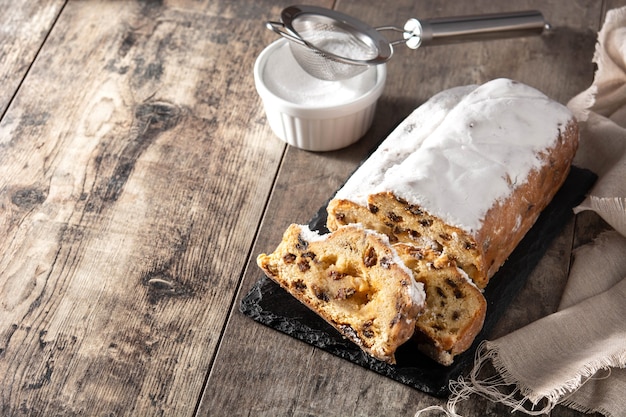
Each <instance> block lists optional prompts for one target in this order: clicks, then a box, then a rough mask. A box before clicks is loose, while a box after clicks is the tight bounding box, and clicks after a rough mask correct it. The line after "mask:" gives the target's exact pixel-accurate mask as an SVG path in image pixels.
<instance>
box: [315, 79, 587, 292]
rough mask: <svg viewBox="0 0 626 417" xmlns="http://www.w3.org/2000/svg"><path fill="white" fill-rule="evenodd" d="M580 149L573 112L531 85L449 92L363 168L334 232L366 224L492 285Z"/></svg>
mask: <svg viewBox="0 0 626 417" xmlns="http://www.w3.org/2000/svg"><path fill="white" fill-rule="evenodd" d="M577 146H578V125H577V122H576V120H575V119H574V116H573V115H572V113H571V112H570V111H569V110H568V109H567V107H565V106H563V105H561V104H559V103H557V102H555V101H553V100H551V99H549V98H548V97H546V96H545V95H544V94H543V93H541V92H539V91H537V90H536V89H534V88H531V87H529V86H527V85H524V84H521V83H519V82H516V81H512V80H508V79H497V80H493V81H490V82H487V83H485V84H483V85H480V86H476V85H472V86H465V87H457V88H453V89H450V90H446V91H443V92H441V93H439V94H437V95H435V96H434V97H433V98H432V99H430V100H429V101H428V102H426V103H425V104H423V105H422V106H420V107H419V108H417V109H416V110H415V111H414V112H413V113H412V114H411V115H409V116H408V117H407V118H406V119H405V120H404V121H403V122H402V123H401V124H400V125H399V126H398V128H396V129H395V130H394V131H393V132H392V133H391V134H390V135H389V137H388V138H387V139H386V140H385V141H384V142H383V143H382V144H381V146H380V147H379V148H378V149H377V150H376V151H375V152H374V153H373V154H372V155H371V157H369V158H368V159H367V160H366V161H365V162H364V163H363V164H362V165H361V166H360V167H359V169H357V171H355V173H354V174H353V175H352V176H351V177H350V178H349V179H348V181H347V182H346V184H345V185H344V186H343V187H342V188H341V189H340V190H339V191H338V192H337V193H336V195H335V196H334V198H333V199H332V200H331V201H330V203H329V205H328V208H327V210H328V220H327V226H328V228H329V229H330V230H335V229H336V228H338V227H339V226H341V225H345V224H350V223H362V224H363V225H364V226H365V227H367V228H371V229H374V230H377V231H379V232H381V233H384V234H386V235H388V236H389V238H390V240H391V242H392V243H395V242H407V243H412V244H416V245H419V246H424V247H430V248H433V249H436V250H439V251H441V252H443V253H445V254H446V255H447V256H448V257H449V258H450V259H453V260H455V262H456V263H457V265H458V266H459V267H461V268H462V269H463V270H464V271H465V272H466V273H467V274H468V275H469V276H470V277H471V278H472V280H473V281H474V282H475V283H476V285H478V286H479V287H480V288H484V287H485V286H486V285H487V283H488V281H489V279H490V278H491V277H492V276H493V274H495V272H496V271H497V270H498V269H499V268H500V266H501V265H502V264H503V263H504V261H505V260H506V259H507V257H508V256H509V255H510V254H511V252H512V251H513V249H514V248H515V247H516V246H517V244H518V243H519V242H520V240H521V239H522V238H523V237H524V235H525V234H526V232H527V231H528V230H529V229H530V228H531V227H532V225H533V224H534V223H535V221H536V219H537V217H538V216H539V214H540V213H541V211H542V210H543V209H544V208H545V207H546V206H547V204H548V203H549V202H550V201H551V200H552V198H553V196H554V195H555V194H556V192H557V190H558V189H559V188H560V186H561V185H562V184H563V182H564V181H565V178H566V177H567V175H568V173H569V169H570V165H571V162H572V159H573V157H574V154H575V152H576V149H577Z"/></svg>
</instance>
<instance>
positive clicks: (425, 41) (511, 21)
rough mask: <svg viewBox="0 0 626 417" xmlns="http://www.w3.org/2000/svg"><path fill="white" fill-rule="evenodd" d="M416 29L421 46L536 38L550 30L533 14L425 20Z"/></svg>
mask: <svg viewBox="0 0 626 417" xmlns="http://www.w3.org/2000/svg"><path fill="white" fill-rule="evenodd" d="M411 20H414V19H411ZM411 20H410V21H409V22H411ZM409 22H407V25H409ZM419 25H421V35H420V38H421V45H443V44H450V43H457V42H466V41H475V40H488V39H502V38H511V37H518V36H528V35H540V34H541V33H542V32H543V31H544V30H545V29H549V28H550V25H549V24H548V23H547V22H546V21H545V19H544V18H543V15H542V14H541V12H539V11H537V10H528V11H521V12H512V13H494V14H485V15H475V16H461V17H448V18H435V19H425V20H421V21H419ZM409 26H410V25H409Z"/></svg>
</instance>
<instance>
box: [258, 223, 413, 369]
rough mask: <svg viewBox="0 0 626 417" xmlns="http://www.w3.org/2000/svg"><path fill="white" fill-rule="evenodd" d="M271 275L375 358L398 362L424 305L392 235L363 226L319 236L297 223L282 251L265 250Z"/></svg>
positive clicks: (263, 261) (262, 263)
mask: <svg viewBox="0 0 626 417" xmlns="http://www.w3.org/2000/svg"><path fill="white" fill-rule="evenodd" d="M257 264H258V265H259V267H261V269H263V271H264V272H265V274H266V275H267V276H268V277H269V278H270V279H272V280H274V281H275V282H277V283H278V284H279V285H280V286H281V287H283V288H284V289H286V290H287V291H288V292H289V293H291V294H292V295H293V296H294V297H296V298H297V299H298V300H300V301H301V302H302V303H304V304H305V305H307V306H308V307H310V308H311V309H312V310H313V311H315V312H316V313H317V314H318V315H320V316H321V317H322V318H323V319H325V320H326V321H327V322H328V323H330V324H331V325H332V326H334V327H335V328H336V329H337V330H338V331H339V332H341V333H342V334H343V335H344V336H345V337H347V338H348V339H350V340H352V341H353V342H354V343H356V344H357V345H358V346H360V347H361V349H363V350H364V351H365V352H367V353H369V354H370V355H371V356H373V357H375V358H377V359H379V360H382V361H385V362H388V363H395V357H394V353H395V350H396V348H397V347H398V346H400V345H401V344H403V343H404V342H406V341H407V340H408V339H409V338H410V337H411V336H412V335H413V333H414V330H415V320H416V319H417V317H418V315H419V313H420V312H421V310H422V308H423V305H424V297H425V294H424V291H423V286H422V284H420V283H418V282H417V281H415V280H414V279H413V273H412V271H411V270H410V269H408V268H407V267H406V266H405V265H404V263H403V262H402V260H401V259H400V258H399V257H398V254H397V252H396V251H395V250H394V249H393V248H392V247H391V245H390V244H389V240H388V238H387V236H384V235H381V234H379V233H376V232H373V231H371V230H365V229H364V228H363V227H361V226H359V225H350V226H344V227H341V228H338V230H337V231H335V232H334V233H332V234H327V235H319V234H317V233H315V232H312V231H311V230H309V228H308V227H307V226H301V225H295V224H294V225H291V226H290V227H289V228H288V229H287V231H286V232H285V233H284V235H283V239H282V241H281V243H280V244H279V246H278V247H277V248H276V250H275V251H274V252H273V253H272V254H269V255H266V254H261V255H259V256H258V258H257Z"/></svg>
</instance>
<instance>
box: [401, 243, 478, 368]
mask: <svg viewBox="0 0 626 417" xmlns="http://www.w3.org/2000/svg"><path fill="white" fill-rule="evenodd" d="M393 247H394V249H396V251H397V252H398V255H399V256H400V258H401V259H402V261H403V262H404V263H405V265H406V266H408V267H409V268H410V269H411V270H412V271H413V273H414V276H415V279H416V280H417V281H418V282H421V283H422V284H424V290H425V291H426V306H425V307H424V311H423V313H422V314H420V316H419V317H418V318H417V321H416V322H415V327H416V331H415V334H414V335H413V341H414V342H415V343H416V344H417V348H418V349H419V350H420V351H421V352H423V353H425V354H426V355H428V356H430V357H431V358H433V359H434V360H436V361H437V362H439V363H441V364H443V365H451V364H452V363H453V362H454V358H455V356H456V355H458V354H459V353H462V352H465V351H466V350H467V349H469V347H470V346H471V345H472V342H473V341H474V339H475V338H476V336H477V335H478V333H479V332H480V330H481V329H482V327H483V323H484V321H485V314H486V310H487V301H486V300H485V297H484V296H483V294H482V292H481V291H480V290H479V289H478V287H476V285H475V284H474V283H473V282H472V281H471V280H470V279H469V277H468V276H467V274H465V272H463V270H461V269H460V268H458V267H457V266H456V264H455V263H454V261H450V260H449V259H448V257H447V256H446V255H440V254H438V253H437V252H435V251H433V250H432V249H428V248H420V247H417V246H414V245H410V244H406V243H398V244H395V245H393Z"/></svg>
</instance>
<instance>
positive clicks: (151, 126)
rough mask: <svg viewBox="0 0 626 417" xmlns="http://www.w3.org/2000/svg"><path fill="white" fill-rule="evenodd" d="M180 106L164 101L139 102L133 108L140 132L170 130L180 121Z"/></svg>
mask: <svg viewBox="0 0 626 417" xmlns="http://www.w3.org/2000/svg"><path fill="white" fill-rule="evenodd" d="M180 114H181V111H180V108H179V107H178V106H176V105H174V104H171V103H168V102H166V101H152V102H146V103H141V104H139V105H138V106H137V107H136V108H135V119H136V120H137V122H138V124H139V126H138V127H139V132H140V134H146V133H153V134H156V133H160V132H165V131H166V130H170V129H171V128H173V127H174V126H176V125H177V124H178V122H179V121H180Z"/></svg>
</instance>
